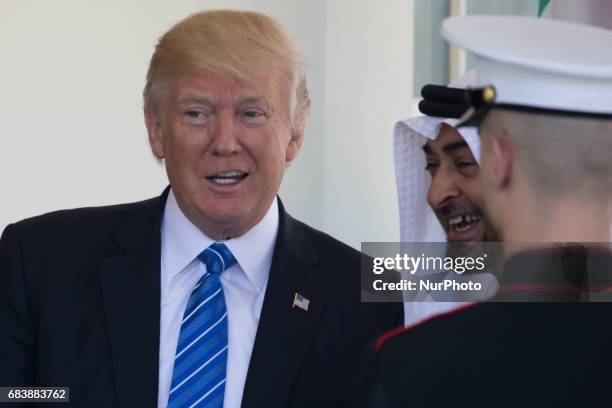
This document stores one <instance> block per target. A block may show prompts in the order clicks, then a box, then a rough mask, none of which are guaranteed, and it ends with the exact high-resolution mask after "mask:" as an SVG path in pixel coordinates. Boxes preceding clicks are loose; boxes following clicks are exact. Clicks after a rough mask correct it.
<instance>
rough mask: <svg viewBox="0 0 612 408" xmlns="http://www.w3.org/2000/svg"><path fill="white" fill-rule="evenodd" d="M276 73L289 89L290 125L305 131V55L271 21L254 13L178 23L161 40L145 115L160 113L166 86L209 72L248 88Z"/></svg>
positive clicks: (201, 16)
mask: <svg viewBox="0 0 612 408" xmlns="http://www.w3.org/2000/svg"><path fill="white" fill-rule="evenodd" d="M275 67H278V68H280V69H281V72H282V73H283V74H284V76H285V77H286V79H287V84H288V86H289V87H290V91H291V92H290V100H289V101H288V103H289V111H290V114H291V121H292V125H293V126H294V127H295V126H300V125H301V126H303V124H304V121H305V120H306V117H307V116H308V111H309V107H310V98H309V96H308V89H307V87H306V78H305V69H304V61H303V58H302V55H301V54H300V52H299V51H298V49H297V48H296V46H295V45H294V43H293V42H292V41H291V40H290V39H289V37H288V36H287V34H286V33H285V31H284V30H283V28H282V27H281V26H280V25H279V24H278V23H277V22H276V21H275V20H273V19H272V18H270V17H268V16H266V15H264V14H261V13H256V12H250V11H230V10H212V11H203V12H199V13H195V14H192V15H190V16H189V17H187V18H185V19H184V20H182V21H180V22H179V23H177V24H176V25H175V26H174V27H172V28H171V29H170V30H169V31H168V32H166V33H165V34H164V35H163V36H162V37H161V38H160V40H159V43H158V44H157V46H156V47H155V52H154V54H153V57H152V58H151V63H150V65H149V70H148V72H147V83H146V85H145V88H144V91H143V97H144V109H145V112H147V113H154V112H156V110H157V108H158V105H159V103H160V100H161V98H162V97H163V95H164V91H165V89H166V87H167V85H168V84H169V83H170V82H172V81H174V80H176V79H178V78H179V77H181V76H182V75H185V74H188V73H193V72H198V71H209V72H211V73H213V74H215V75H217V76H219V77H220V78H223V79H225V80H241V81H245V82H248V81H249V79H250V77H251V76H252V75H265V74H266V73H267V72H269V70H270V69H271V68H275Z"/></svg>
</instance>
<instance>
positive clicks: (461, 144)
mask: <svg viewBox="0 0 612 408" xmlns="http://www.w3.org/2000/svg"><path fill="white" fill-rule="evenodd" d="M466 147H469V146H468V144H467V143H466V142H465V141H460V142H455V143H450V144H447V145H446V146H444V147H443V148H442V151H443V152H444V153H452V152H454V151H457V150H459V149H463V148H466Z"/></svg>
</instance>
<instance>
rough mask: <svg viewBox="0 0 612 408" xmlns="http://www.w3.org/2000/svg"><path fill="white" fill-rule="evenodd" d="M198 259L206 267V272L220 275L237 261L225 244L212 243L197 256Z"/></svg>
mask: <svg viewBox="0 0 612 408" xmlns="http://www.w3.org/2000/svg"><path fill="white" fill-rule="evenodd" d="M198 259H199V260H200V261H201V262H202V263H203V264H204V265H206V270H207V271H208V272H210V273H212V274H221V272H223V271H224V270H226V269H227V268H229V267H230V266H232V265H234V264H235V263H236V262H237V261H236V258H234V255H232V252H231V251H230V250H229V248H228V247H226V246H225V244H220V243H218V242H213V243H212V244H211V245H210V246H209V247H208V248H206V249H205V250H204V251H202V252H201V253H200V255H198Z"/></svg>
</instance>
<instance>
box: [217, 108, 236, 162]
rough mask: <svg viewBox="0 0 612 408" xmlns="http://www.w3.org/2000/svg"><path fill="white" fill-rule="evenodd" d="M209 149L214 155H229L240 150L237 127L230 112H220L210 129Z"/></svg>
mask: <svg viewBox="0 0 612 408" xmlns="http://www.w3.org/2000/svg"><path fill="white" fill-rule="evenodd" d="M210 137H211V144H210V151H211V153H212V154H213V155H215V156H223V157H226V156H231V155H234V154H236V153H239V152H240V143H239V140H238V127H237V126H236V124H235V123H234V115H233V114H232V113H231V112H225V111H224V112H221V113H220V114H219V115H218V116H217V120H215V122H214V125H213V126H212V127H211V129H210Z"/></svg>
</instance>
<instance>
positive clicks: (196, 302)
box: [168, 242, 236, 408]
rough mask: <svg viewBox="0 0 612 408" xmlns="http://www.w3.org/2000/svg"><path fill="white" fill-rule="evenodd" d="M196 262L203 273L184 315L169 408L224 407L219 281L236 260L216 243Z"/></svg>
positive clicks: (224, 327) (223, 312)
mask: <svg viewBox="0 0 612 408" xmlns="http://www.w3.org/2000/svg"><path fill="white" fill-rule="evenodd" d="M198 259H199V260H200V261H202V263H203V264H204V265H206V273H205V274H204V276H202V278H200V280H199V281H198V283H197V284H196V286H195V287H194V288H193V292H191V296H190V297H189V302H187V307H186V308H185V314H184V315H183V322H182V324H181V332H180V334H179V339H178V344H177V346H176V356H175V358H174V371H173V372H172V385H171V386H170V397H169V400H168V408H179V407H181V408H182V407H190V408H191V407H204V406H205V407H207V408H208V407H223V395H224V392H225V369H226V365H227V310H226V308H225V296H223V287H222V286H221V281H220V280H219V277H220V276H221V272H223V271H224V270H226V269H227V268H229V267H230V266H232V265H234V264H235V263H236V258H234V256H233V255H232V253H231V252H230V250H229V249H228V248H227V247H226V246H225V245H224V244H219V243H217V242H215V243H213V244H212V245H211V246H209V247H208V248H206V249H205V250H204V251H202V253H201V254H200V255H198Z"/></svg>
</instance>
